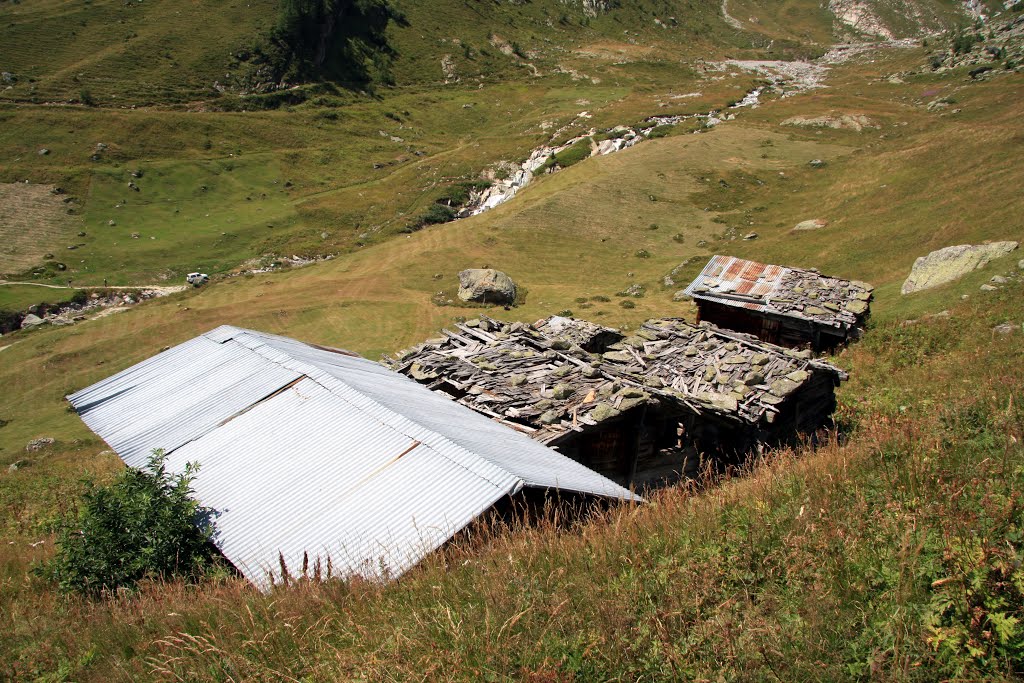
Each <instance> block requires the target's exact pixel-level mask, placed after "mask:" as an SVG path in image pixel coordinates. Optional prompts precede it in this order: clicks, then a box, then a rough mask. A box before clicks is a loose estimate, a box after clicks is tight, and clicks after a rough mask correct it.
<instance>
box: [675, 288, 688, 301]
mask: <svg viewBox="0 0 1024 683" xmlns="http://www.w3.org/2000/svg"><path fill="white" fill-rule="evenodd" d="M689 300H690V296H689V295H688V294H687V293H686V290H685V289H680V290H679V291H678V292H676V293H675V294H673V295H672V301H689Z"/></svg>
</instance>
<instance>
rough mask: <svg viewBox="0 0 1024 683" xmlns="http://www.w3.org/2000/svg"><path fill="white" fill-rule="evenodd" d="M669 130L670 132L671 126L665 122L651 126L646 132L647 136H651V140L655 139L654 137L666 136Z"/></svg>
mask: <svg viewBox="0 0 1024 683" xmlns="http://www.w3.org/2000/svg"><path fill="white" fill-rule="evenodd" d="M671 132H672V126H670V125H667V124H662V125H660V126H655V127H654V128H652V129H651V132H650V133H648V134H647V137H649V138H651V139H652V140H653V139H655V138H663V137H665V136H667V135H668V134H669V133H671Z"/></svg>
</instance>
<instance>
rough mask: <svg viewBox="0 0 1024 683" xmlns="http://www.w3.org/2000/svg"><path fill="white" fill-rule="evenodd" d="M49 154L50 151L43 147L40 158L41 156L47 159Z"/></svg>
mask: <svg viewBox="0 0 1024 683" xmlns="http://www.w3.org/2000/svg"><path fill="white" fill-rule="evenodd" d="M49 153H50V150H48V149H46V148H45V147H43V148H42V149H41V150H39V156H41V157H45V156H46V155H47V154H49Z"/></svg>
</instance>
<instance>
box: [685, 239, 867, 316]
mask: <svg viewBox="0 0 1024 683" xmlns="http://www.w3.org/2000/svg"><path fill="white" fill-rule="evenodd" d="M872 289H873V288H872V287H871V285H869V284H867V283H864V282H858V281H855V280H843V279H840V278H833V277H828V276H825V275H821V274H820V273H818V272H817V271H816V270H806V269H801V268H787V267H785V266H776V265H770V264H764V263H758V262H757V261H747V260H745V259H740V258H736V257H735V256H721V255H715V256H712V257H711V260H710V261H708V263H707V265H706V266H704V270H703V271H701V274H700V275H698V276H697V277H696V278H695V279H694V280H693V282H691V283H690V284H689V285H687V287H686V289H685V290H683V292H684V293H685V294H687V295H688V296H691V297H693V298H694V299H698V300H701V299H703V300H706V301H713V302H715V303H719V304H723V305H725V306H733V307H736V308H745V309H747V310H751V311H757V312H760V313H770V314H774V315H780V316H787V317H791V318H798V319H800V320H805V321H810V322H813V323H816V324H820V325H825V326H830V327H836V328H849V327H852V326H854V325H857V324H858V323H860V322H861V321H862V320H863V318H864V317H865V316H866V314H867V311H868V303H869V302H870V300H871V292H872Z"/></svg>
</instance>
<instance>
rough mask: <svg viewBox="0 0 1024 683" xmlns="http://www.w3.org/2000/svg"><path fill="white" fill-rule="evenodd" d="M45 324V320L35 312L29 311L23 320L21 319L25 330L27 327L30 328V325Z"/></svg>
mask: <svg viewBox="0 0 1024 683" xmlns="http://www.w3.org/2000/svg"><path fill="white" fill-rule="evenodd" d="M44 324H46V321H45V320H43V319H42V318H40V317H39V316H38V315H36V314H35V313H29V314H28V315H26V316H25V317H24V318H23V319H22V321H21V329H23V330H24V329H25V328H28V327H37V326H39V325H44Z"/></svg>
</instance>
